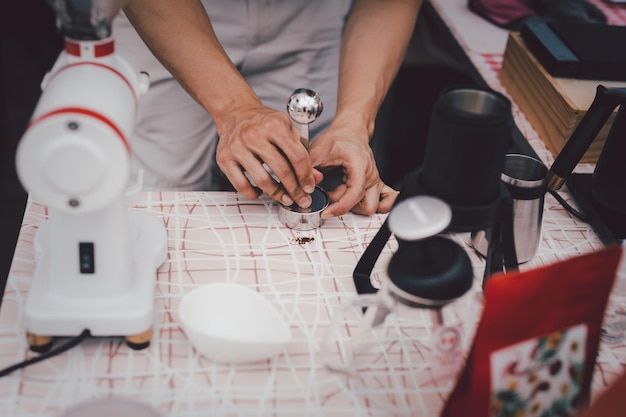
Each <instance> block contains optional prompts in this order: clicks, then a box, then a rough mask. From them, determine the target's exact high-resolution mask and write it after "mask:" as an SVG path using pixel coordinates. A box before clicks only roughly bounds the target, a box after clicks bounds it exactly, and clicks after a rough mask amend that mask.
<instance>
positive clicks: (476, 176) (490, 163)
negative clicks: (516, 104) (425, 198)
mask: <svg viewBox="0 0 626 417" xmlns="http://www.w3.org/2000/svg"><path fill="white" fill-rule="evenodd" d="M512 130H513V116H512V113H511V102H510V100H509V99H508V98H506V97H505V96H504V95H502V94H500V93H498V92H495V91H493V90H491V89H488V88H480V87H475V86H471V87H468V86H462V85H461V86H452V87H448V88H446V89H444V90H443V91H442V92H441V94H440V95H439V98H438V99H437V101H436V102H435V104H434V106H433V109H432V114H431V121H430V129H429V131H428V142H427V144H426V150H425V155H424V163H423V168H422V174H421V185H422V187H423V188H424V190H425V191H426V193H427V194H431V195H434V196H436V197H439V198H441V199H442V200H444V201H445V202H447V203H448V204H450V205H451V206H457V205H458V206H464V207H476V206H484V205H487V204H490V203H492V202H493V201H494V200H496V199H497V197H498V194H499V191H500V187H499V183H500V173H501V172H502V168H503V167H504V155H505V154H506V152H507V150H508V149H509V147H510V145H511V142H512ZM455 226H460V225H459V224H455V220H454V218H453V226H452V227H455ZM472 226H473V225H472Z"/></svg>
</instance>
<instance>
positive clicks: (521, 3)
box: [469, 0, 537, 27]
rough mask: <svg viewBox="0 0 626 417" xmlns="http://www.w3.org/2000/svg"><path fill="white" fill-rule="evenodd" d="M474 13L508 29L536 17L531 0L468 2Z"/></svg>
mask: <svg viewBox="0 0 626 417" xmlns="http://www.w3.org/2000/svg"><path fill="white" fill-rule="evenodd" d="M469 8H470V10H472V11H473V12H474V13H476V14H478V15H479V16H482V17H483V18H485V19H487V20H489V21H490V22H492V23H495V24H496V25H498V26H502V27H509V26H511V25H513V24H515V23H516V22H519V21H521V20H523V19H525V18H528V17H531V16H536V15H537V13H536V12H535V10H534V9H533V5H532V0H469Z"/></svg>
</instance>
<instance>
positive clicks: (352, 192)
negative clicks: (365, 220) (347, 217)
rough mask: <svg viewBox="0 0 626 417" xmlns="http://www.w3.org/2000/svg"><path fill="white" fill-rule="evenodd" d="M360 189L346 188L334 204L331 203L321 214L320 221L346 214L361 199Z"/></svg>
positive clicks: (361, 192)
mask: <svg viewBox="0 0 626 417" xmlns="http://www.w3.org/2000/svg"><path fill="white" fill-rule="evenodd" d="M362 196H363V191H362V188H357V187H351V186H349V185H347V186H346V189H345V192H344V193H343V194H342V196H341V197H340V198H339V199H338V200H337V201H335V202H333V203H331V204H330V205H329V206H328V207H327V208H326V209H325V210H324V211H323V212H322V219H328V218H331V217H334V216H341V215H342V214H346V213H347V212H348V211H350V209H352V207H354V206H355V205H356V204H357V203H358V202H359V201H360V200H361V198H362Z"/></svg>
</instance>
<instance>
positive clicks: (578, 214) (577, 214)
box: [548, 190, 589, 222]
mask: <svg viewBox="0 0 626 417" xmlns="http://www.w3.org/2000/svg"><path fill="white" fill-rule="evenodd" d="M548 192H549V193H550V195H552V197H554V198H555V199H556V201H558V202H559V204H561V205H562V206H563V208H564V209H565V210H566V211H567V212H568V213H569V214H571V215H572V216H574V217H576V218H577V219H578V220H581V221H583V222H587V221H589V216H588V215H586V214H585V213H583V212H581V211H578V210H576V209H575V208H574V207H572V206H571V205H570V204H569V203H568V202H567V201H565V199H563V197H561V195H560V194H559V193H557V192H556V191H553V190H548Z"/></svg>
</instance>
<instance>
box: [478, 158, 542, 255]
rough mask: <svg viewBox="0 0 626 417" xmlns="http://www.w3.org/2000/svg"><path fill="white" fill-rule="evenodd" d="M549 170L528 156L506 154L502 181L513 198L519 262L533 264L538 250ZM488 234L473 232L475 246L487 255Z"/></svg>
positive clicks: (516, 251) (515, 240)
mask: <svg viewBox="0 0 626 417" xmlns="http://www.w3.org/2000/svg"><path fill="white" fill-rule="evenodd" d="M547 175H548V168H547V167H546V166H545V165H544V164H543V162H541V161H540V160H538V159H536V158H533V157H531V156H528V155H522V154H507V155H506V156H505V162H504V169H503V171H502V175H501V176H500V179H501V180H502V181H503V182H504V184H505V186H506V188H507V190H508V191H509V193H510V194H511V197H512V198H513V235H514V242H515V253H516V254H517V261H518V263H524V262H528V261H530V260H531V259H532V258H533V257H534V256H535V254H536V253H537V249H538V248H539V242H540V240H541V229H542V227H541V225H542V222H543V203H544V196H545V193H546V177H547ZM487 236H488V233H486V232H485V231H479V232H474V233H472V246H473V247H474V249H475V250H476V251H477V252H478V253H480V254H481V255H483V256H486V254H487V248H488V244H489V242H488V240H487Z"/></svg>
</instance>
